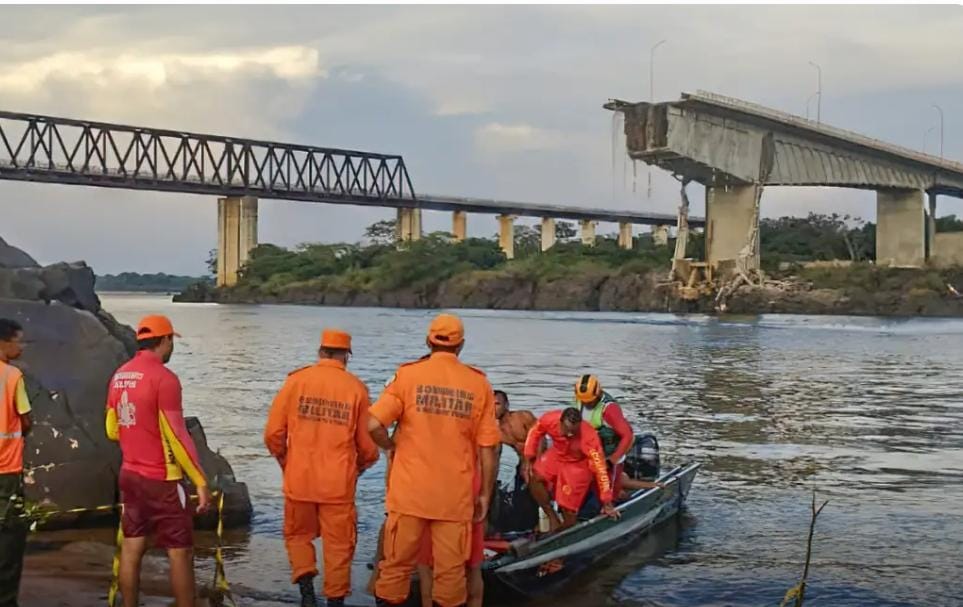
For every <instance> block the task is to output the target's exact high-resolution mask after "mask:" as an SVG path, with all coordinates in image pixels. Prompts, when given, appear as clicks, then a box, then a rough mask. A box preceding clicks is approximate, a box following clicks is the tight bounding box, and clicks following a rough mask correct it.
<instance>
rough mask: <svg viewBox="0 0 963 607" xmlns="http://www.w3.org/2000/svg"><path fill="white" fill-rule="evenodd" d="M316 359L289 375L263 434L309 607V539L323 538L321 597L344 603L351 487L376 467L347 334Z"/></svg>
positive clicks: (352, 520)
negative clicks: (280, 477) (280, 484)
mask: <svg viewBox="0 0 963 607" xmlns="http://www.w3.org/2000/svg"><path fill="white" fill-rule="evenodd" d="M318 356H319V360H318V362H317V363H316V364H314V365H311V366H308V367H304V368H302V369H299V370H297V371H294V372H293V373H291V374H290V375H288V378H287V381H285V383H284V386H283V387H282V388H281V391H280V392H278V395H277V397H276V398H275V399H274V404H273V405H272V406H271V412H270V413H269V415H268V421H267V427H266V428H265V429H264V443H265V444H266V445H267V448H268V450H269V451H270V452H271V455H273V456H274V457H275V458H276V459H277V460H278V463H279V464H280V465H281V469H282V470H283V472H284V545H285V547H286V548H287V552H288V560H289V561H290V563H291V580H292V582H294V583H296V584H297V585H298V586H299V587H300V591H301V605H302V606H303V607H315V606H316V605H317V604H318V603H317V598H316V597H315V593H314V578H315V576H317V575H318V569H317V557H316V555H315V551H314V544H313V542H314V540H315V539H317V538H318V537H321V538H322V539H323V549H324V595H325V596H326V597H327V604H328V606H329V607H335V606H339V607H340V606H341V605H344V598H345V597H346V596H347V595H348V594H349V593H350V591H351V561H352V559H353V558H354V550H355V544H356V541H357V518H358V517H357V512H356V510H355V503H354V498H355V487H356V485H357V481H358V476H359V475H360V474H361V472H363V471H364V470H366V469H368V468H370V467H371V466H372V465H373V464H374V463H375V462H376V461H378V448H377V447H376V446H375V444H374V442H373V441H372V440H371V436H370V435H369V434H368V407H369V406H370V402H369V400H368V388H367V387H366V386H365V385H364V383H362V381H361V380H360V379H358V378H357V377H355V376H354V375H353V374H352V373H350V372H348V370H347V369H346V366H347V363H348V360H349V358H350V357H351V336H350V335H349V334H347V333H345V332H343V331H338V330H335V329H327V330H325V331H324V332H323V333H322V335H321V348H320V349H319V351H318Z"/></svg>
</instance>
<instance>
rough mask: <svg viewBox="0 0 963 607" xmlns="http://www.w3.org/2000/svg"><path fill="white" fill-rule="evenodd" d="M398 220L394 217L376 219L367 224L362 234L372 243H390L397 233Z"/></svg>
mask: <svg viewBox="0 0 963 607" xmlns="http://www.w3.org/2000/svg"><path fill="white" fill-rule="evenodd" d="M397 228H398V222H397V221H395V220H394V219H385V220H383V221H377V222H375V223H373V224H371V225H370V226H368V227H367V228H366V229H365V231H364V236H365V238H367V239H368V240H369V241H371V242H372V243H373V244H382V245H384V244H392V243H393V242H394V241H395V235H396V234H397Z"/></svg>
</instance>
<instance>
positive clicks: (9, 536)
mask: <svg viewBox="0 0 963 607" xmlns="http://www.w3.org/2000/svg"><path fill="white" fill-rule="evenodd" d="M22 339H23V327H22V326H20V323H18V322H16V321H14V320H8V319H5V318H0V607H17V595H18V594H19V592H20V573H21V572H22V571H23V553H24V550H25V549H26V547H27V522H26V520H25V519H24V516H23V515H24V509H23V439H24V436H26V434H27V433H28V432H29V431H30V401H29V400H28V399H27V390H26V387H25V385H24V381H23V373H21V371H20V369H18V368H16V367H14V366H13V365H11V364H10V361H12V360H16V359H17V358H20V354H21V353H22V352H23V345H22V344H23V342H22Z"/></svg>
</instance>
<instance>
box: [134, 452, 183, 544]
mask: <svg viewBox="0 0 963 607" xmlns="http://www.w3.org/2000/svg"><path fill="white" fill-rule="evenodd" d="M120 501H121V502H122V503H123V505H124V514H123V516H122V517H121V526H122V528H123V531H124V537H131V538H134V537H146V536H148V535H152V536H153V537H154V545H155V546H157V547H158V548H164V549H170V548H191V547H193V546H194V520H193V516H192V514H191V510H190V508H189V502H188V499H187V491H185V490H184V486H183V485H181V483H180V482H179V481H159V480H155V479H151V478H146V477H144V476H141V475H139V474H135V473H133V472H128V471H126V470H121V471H120Z"/></svg>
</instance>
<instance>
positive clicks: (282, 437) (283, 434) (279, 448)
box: [264, 377, 294, 470]
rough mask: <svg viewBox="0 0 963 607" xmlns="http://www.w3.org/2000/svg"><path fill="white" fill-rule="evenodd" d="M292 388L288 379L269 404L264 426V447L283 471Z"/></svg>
mask: <svg viewBox="0 0 963 607" xmlns="http://www.w3.org/2000/svg"><path fill="white" fill-rule="evenodd" d="M293 390H294V387H293V386H292V381H291V378H290V377H289V378H288V379H287V380H286V381H285V382H284V385H283V386H281V389H280V390H279V391H278V393H277V395H276V396H275V397H274V402H273V403H271V410H270V411H269V412H268V418H267V424H266V425H265V426H264V446H265V447H267V450H268V452H269V453H270V454H271V455H272V456H273V457H274V459H276V460H277V461H278V465H280V466H281V469H282V470H284V465H285V463H287V456H288V401H289V397H290V395H291V393H292V392H293Z"/></svg>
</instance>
